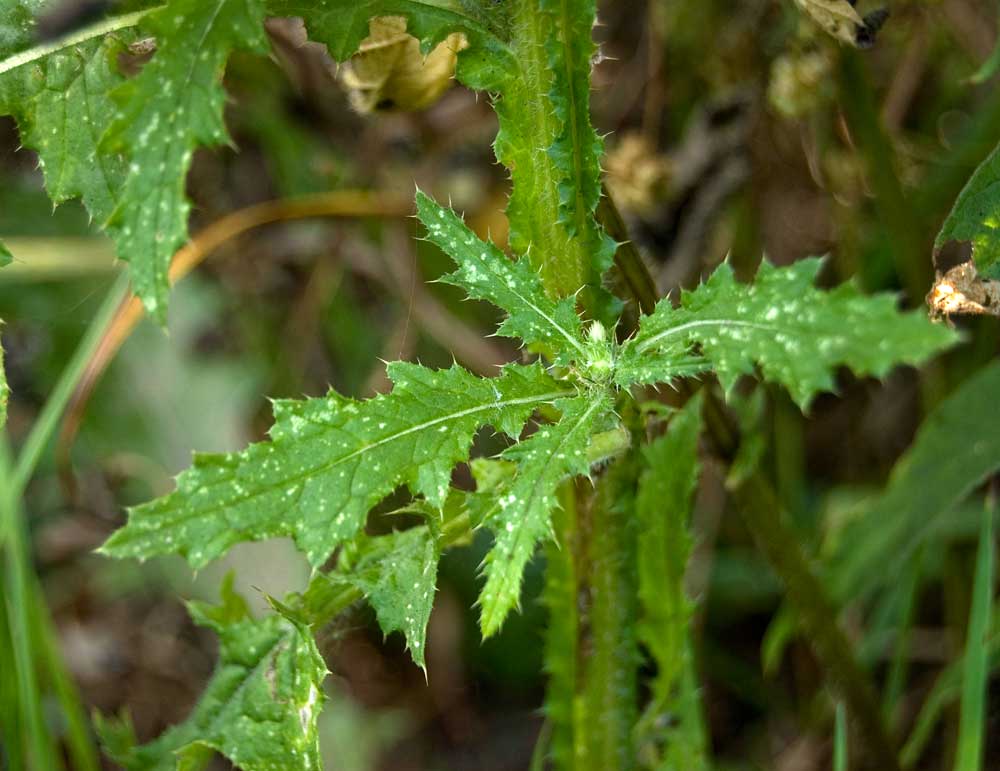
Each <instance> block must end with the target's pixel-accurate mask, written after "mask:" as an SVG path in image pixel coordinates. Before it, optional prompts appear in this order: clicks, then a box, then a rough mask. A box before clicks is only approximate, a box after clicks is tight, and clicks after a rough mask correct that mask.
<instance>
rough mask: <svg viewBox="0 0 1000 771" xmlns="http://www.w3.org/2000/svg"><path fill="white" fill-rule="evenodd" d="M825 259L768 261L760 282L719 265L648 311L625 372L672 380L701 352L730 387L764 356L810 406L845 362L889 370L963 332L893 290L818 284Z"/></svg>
mask: <svg viewBox="0 0 1000 771" xmlns="http://www.w3.org/2000/svg"><path fill="white" fill-rule="evenodd" d="M820 264H821V261H820V260H819V259H816V258H811V259H806V260H800V261H799V262H796V263H794V264H793V265H789V266H788V267H783V268H779V267H775V266H773V265H771V264H770V263H768V262H766V261H765V262H763V263H762V264H761V266H760V270H759V271H758V273H757V277H756V279H755V280H754V283H753V284H752V285H750V286H745V285H741V284H739V283H737V282H736V280H735V279H734V277H733V271H732V268H730V267H729V265H728V264H723V265H721V266H719V268H718V269H717V270H716V271H715V272H714V273H713V274H712V275H711V276H710V277H709V279H708V280H707V281H706V282H705V283H704V284H702V285H701V286H700V287H698V288H697V289H695V290H694V291H691V292H684V293H683V294H682V296H681V304H680V307H679V308H674V307H673V306H672V305H671V303H670V301H669V300H662V301H661V302H660V303H659V304H658V305H657V306H656V310H655V311H654V312H653V313H652V314H651V315H649V316H646V317H644V318H643V319H642V322H641V324H640V326H639V332H638V333H637V334H636V336H635V338H634V339H632V340H630V341H629V342H628V343H627V344H626V346H625V347H624V349H623V351H622V354H621V357H620V359H619V362H618V367H617V371H616V380H617V382H618V383H619V384H620V385H622V386H628V385H631V384H633V383H656V382H667V381H669V380H670V379H671V378H674V377H677V376H678V373H679V372H680V373H682V372H683V369H682V367H683V364H684V362H685V361H687V362H690V357H691V355H692V354H694V355H696V356H698V357H700V358H701V359H702V360H703V361H704V362H705V364H706V366H710V367H711V368H712V369H714V370H715V371H716V372H717V373H718V376H719V380H720V381H721V383H722V385H723V386H724V387H725V389H726V390H727V391H728V390H729V389H730V388H732V386H733V385H734V384H735V382H736V380H737V378H739V377H740V376H741V375H745V374H750V373H751V372H753V370H754V365H757V366H759V367H760V370H761V374H762V376H763V378H764V379H765V380H770V381H773V382H776V383H779V384H781V385H783V386H784V387H785V388H787V389H788V390H789V391H790V392H791V395H792V397H793V398H794V399H795V401H796V402H797V403H798V404H799V406H800V407H802V408H803V409H805V408H806V407H807V406H808V405H809V402H810V401H811V400H812V398H813V396H815V394H816V393H817V392H819V391H825V390H826V391H828V390H832V389H833V387H834V381H833V373H834V371H835V370H836V368H837V367H840V366H847V367H849V368H850V369H852V370H853V371H854V372H855V373H857V374H858V375H875V376H877V377H882V376H884V375H885V374H886V373H888V371H889V370H890V369H892V367H893V366H895V365H897V364H900V363H905V364H918V363H920V362H922V361H924V360H926V359H927V358H928V357H930V356H931V355H933V354H934V353H936V352H937V351H940V350H942V349H943V348H945V347H947V346H949V345H951V344H952V343H954V342H955V340H956V339H957V336H956V334H955V332H954V331H953V330H951V329H949V328H947V327H945V326H943V325H938V324H933V323H932V322H931V321H930V320H929V319H928V318H927V317H926V316H925V315H924V314H922V313H920V312H918V311H912V312H909V313H902V312H900V311H899V310H897V308H896V300H895V298H894V297H893V296H891V295H889V294H880V295H874V296H870V297H869V296H864V295H862V294H861V293H860V292H859V291H858V290H857V288H856V287H855V286H854V285H853V284H850V283H847V284H841V285H840V286H838V287H836V288H835V289H832V290H830V291H821V290H819V289H817V288H816V287H815V286H814V281H815V279H816V274H817V273H818V271H819V268H820ZM688 366H689V367H690V364H688Z"/></svg>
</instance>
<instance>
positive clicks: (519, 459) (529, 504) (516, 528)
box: [479, 391, 612, 638]
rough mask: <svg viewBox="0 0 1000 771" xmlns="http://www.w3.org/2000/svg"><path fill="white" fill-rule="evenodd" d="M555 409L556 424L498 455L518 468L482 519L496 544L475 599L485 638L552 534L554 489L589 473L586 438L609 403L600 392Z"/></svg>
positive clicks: (495, 628) (517, 595) (514, 601)
mask: <svg viewBox="0 0 1000 771" xmlns="http://www.w3.org/2000/svg"><path fill="white" fill-rule="evenodd" d="M557 406H558V407H559V408H560V410H561V411H562V417H561V418H560V420H559V422H558V423H556V424H555V425H553V426H543V427H542V428H540V429H539V430H538V431H536V432H535V433H534V434H532V435H531V436H530V437H528V438H527V439H525V440H524V441H523V442H520V443H518V444H515V445H513V446H512V447H510V448H508V449H507V450H505V451H504V452H503V454H502V457H503V458H504V459H506V460H509V461H513V462H514V463H516V464H517V476H516V477H515V478H514V480H513V482H511V484H510V487H509V488H507V491H506V492H507V494H506V495H503V494H501V495H500V496H499V498H495V499H494V500H495V504H496V505H495V507H494V509H493V511H492V514H491V516H490V517H488V518H487V521H486V524H487V526H488V527H489V528H490V529H491V530H492V531H493V533H494V535H495V542H494V544H493V547H492V548H491V549H490V551H489V553H488V554H487V555H486V561H485V570H484V572H485V574H486V585H485V586H484V587H483V590H482V592H481V593H480V595H479V604H480V605H481V606H482V612H481V615H480V620H479V623H480V627H481V629H482V633H483V638H486V637H489V636H491V635H493V634H494V633H496V632H497V631H498V630H499V629H500V626H501V625H502V624H503V621H504V619H505V618H506V617H507V614H508V613H509V612H510V611H511V609H512V608H514V607H515V606H516V605H517V604H518V601H519V598H520V594H521V581H522V579H523V576H524V568H525V566H526V565H527V564H528V560H529V559H531V556H532V555H533V554H534V551H535V546H536V545H537V544H538V542H539V541H541V540H542V539H544V538H548V537H550V536H551V534H552V525H551V516H552V510H553V509H554V508H555V506H556V488H557V487H558V485H559V483H560V482H561V481H562V480H563V479H565V478H566V477H568V476H573V475H577V474H584V473H587V471H588V470H589V468H590V462H589V458H588V455H587V448H588V445H589V444H590V437H591V436H592V435H593V433H594V431H595V427H596V426H597V424H598V421H599V420H601V419H602V418H604V417H605V416H606V415H607V414H608V413H609V412H610V410H611V406H612V402H611V397H610V395H609V394H608V393H607V392H605V391H599V392H594V393H591V394H587V395H586V396H581V397H577V398H573V399H566V400H564V401H562V402H560V403H559V404H558V405H557ZM489 494H490V495H496V493H495V492H490V493H489Z"/></svg>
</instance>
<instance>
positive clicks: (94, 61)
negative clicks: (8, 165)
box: [20, 35, 125, 225]
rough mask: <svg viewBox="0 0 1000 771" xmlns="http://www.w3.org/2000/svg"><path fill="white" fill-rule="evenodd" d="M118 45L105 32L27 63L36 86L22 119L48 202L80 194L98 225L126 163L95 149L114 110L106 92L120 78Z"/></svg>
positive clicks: (106, 213) (104, 218) (113, 200)
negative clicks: (26, 117) (103, 35)
mask: <svg viewBox="0 0 1000 771" xmlns="http://www.w3.org/2000/svg"><path fill="white" fill-rule="evenodd" d="M122 50H123V45H122V43H121V42H120V40H119V39H118V38H117V37H114V36H110V35H109V36H108V37H106V38H104V40H103V41H101V40H95V41H88V42H86V43H83V44H80V45H78V46H74V47H73V48H70V49H64V50H62V51H59V52H57V53H54V54H51V55H50V56H47V57H46V58H44V59H42V60H41V61H40V62H38V63H37V64H36V65H29V66H30V67H31V68H32V69H33V72H32V73H31V75H30V78H31V80H32V86H33V88H34V89H37V91H36V93H35V96H34V98H33V99H32V101H31V104H30V108H29V111H30V115H31V118H30V120H21V122H20V123H21V132H22V138H23V142H24V144H25V146H26V147H30V148H32V149H33V150H36V151H37V152H38V159H39V165H40V166H41V167H42V170H43V171H44V173H45V186H46V188H47V190H48V193H49V197H50V198H51V199H52V201H53V203H56V204H59V203H62V202H63V201H67V200H69V199H71V198H77V197H81V198H82V199H83V203H84V205H85V206H86V207H87V210H88V211H89V212H90V215H91V216H92V217H93V218H94V219H95V220H96V221H97V223H98V224H100V225H103V224H104V223H105V222H106V221H107V220H108V218H109V217H110V216H111V213H112V212H113V211H114V208H115V206H116V205H117V203H118V196H119V192H120V187H121V185H122V182H123V181H124V179H125V166H124V163H123V162H122V160H121V159H120V158H118V157H116V156H111V155H107V154H104V153H100V152H99V151H98V146H99V144H100V140H101V136H102V135H103V133H104V131H105V129H107V127H108V125H109V123H110V122H111V119H112V115H113V114H114V111H115V106H114V103H113V102H112V100H111V98H110V92H111V91H112V90H113V89H114V88H116V87H118V86H119V85H120V84H121V83H123V82H124V78H123V77H122V75H121V74H120V73H119V72H118V67H117V64H116V59H117V57H118V56H119V55H120V54H121V52H122Z"/></svg>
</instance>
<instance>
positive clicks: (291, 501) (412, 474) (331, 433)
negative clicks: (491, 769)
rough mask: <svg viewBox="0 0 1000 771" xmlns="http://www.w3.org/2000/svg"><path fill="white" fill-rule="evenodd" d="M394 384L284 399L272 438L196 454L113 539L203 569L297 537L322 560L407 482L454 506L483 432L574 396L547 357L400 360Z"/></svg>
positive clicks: (119, 549)
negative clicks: (523, 362)
mask: <svg viewBox="0 0 1000 771" xmlns="http://www.w3.org/2000/svg"><path fill="white" fill-rule="evenodd" d="M389 377H390V379H391V380H392V381H393V383H394V384H395V387H394V388H393V390H392V392H391V393H389V394H383V395H380V396H377V397H375V398H374V399H370V400H368V401H365V402H357V401H354V400H352V399H346V398H344V397H342V396H339V395H338V394H336V393H331V394H330V395H328V396H326V397H325V398H318V399H308V400H305V401H291V400H288V401H278V402H275V405H274V413H275V424H274V426H273V428H272V429H271V441H270V442H262V443H260V444H253V445H250V447H248V448H247V449H245V450H243V451H242V452H239V453H233V454H228V455H198V456H196V457H195V461H194V466H193V467H192V468H191V469H189V470H188V471H186V472H184V473H183V474H181V475H180V477H179V478H178V482H177V490H176V491H175V492H173V493H172V494H170V495H168V496H166V497H164V498H160V499H158V500H155V501H152V502H151V503H147V504H144V505H142V506H139V507H137V508H135V509H133V510H132V511H131V513H130V515H129V522H128V524H127V525H126V526H125V527H124V528H122V529H121V530H118V531H117V532H116V533H115V534H114V535H112V536H111V538H110V539H109V540H108V542H107V543H106V544H105V545H104V547H103V551H104V552H105V553H107V554H111V555H113V556H117V557H138V558H140V559H142V558H146V557H151V556H154V555H157V554H168V553H177V554H181V555H183V556H185V557H187V559H188V562H190V563H191V565H192V566H194V567H196V568H197V567H201V566H203V565H205V564H207V563H208V562H210V561H211V560H213V559H215V558H216V557H218V556H220V555H221V554H223V553H224V552H225V551H226V550H227V549H228V548H229V547H230V546H232V545H233V544H234V543H238V542H240V541H247V540H261V539H264V538H269V537H273V536H280V535H287V536H291V537H292V538H294V539H295V541H296V543H297V544H298V546H299V547H300V548H301V549H302V550H303V551H304V552H305V553H306V555H307V556H308V558H309V561H310V562H311V563H312V564H313V565H314V566H318V565H320V564H322V563H323V562H324V561H325V560H326V558H327V557H328V556H329V555H330V552H331V551H332V550H333V549H334V547H336V546H337V544H338V543H340V542H341V541H343V540H344V539H346V538H350V537H352V536H353V535H354V534H355V533H357V532H358V530H359V529H360V528H361V527H362V525H363V524H364V521H365V517H366V515H367V513H368V511H369V509H371V507H372V506H374V505H375V504H376V503H378V502H379V501H380V500H381V499H382V498H384V497H385V496H386V495H388V494H389V493H391V492H392V491H393V490H394V489H395V488H396V487H398V486H399V485H401V484H407V485H409V487H410V489H411V490H413V492H414V493H418V494H422V495H424V496H425V497H426V498H427V499H428V500H429V501H431V502H432V503H434V504H435V505H441V504H443V503H444V499H445V496H446V494H447V492H448V485H449V482H450V478H451V469H452V467H453V466H454V465H455V464H456V463H458V462H459V461H463V460H465V459H466V458H467V457H468V452H469V445H470V444H471V442H472V438H473V436H474V435H475V433H476V431H477V430H478V429H479V428H480V427H481V426H483V425H492V426H494V427H496V428H498V429H500V430H502V431H504V432H505V433H507V434H508V435H510V436H512V437H516V436H517V435H518V434H519V433H520V431H521V429H522V427H523V425H524V422H525V421H526V420H527V419H528V417H529V416H530V415H531V413H532V411H533V410H535V409H536V408H537V407H539V406H540V405H542V404H544V403H546V402H551V401H552V400H554V399H557V398H559V397H561V396H564V395H565V394H566V391H565V389H560V388H559V386H558V384H556V382H555V381H553V380H552V379H551V378H550V377H549V376H548V375H546V374H545V372H544V371H543V370H542V368H541V367H540V366H537V365H536V366H529V367H525V366H515V365H509V366H507V367H505V368H504V369H503V372H502V374H501V376H500V377H496V378H478V377H475V376H474V375H472V374H470V373H469V372H466V371H465V370H463V369H461V368H460V367H458V366H454V367H452V368H451V369H447V370H439V371H433V370H429V369H426V368H424V367H420V366H418V365H416V364H407V363H404V362H394V363H392V364H390V365H389Z"/></svg>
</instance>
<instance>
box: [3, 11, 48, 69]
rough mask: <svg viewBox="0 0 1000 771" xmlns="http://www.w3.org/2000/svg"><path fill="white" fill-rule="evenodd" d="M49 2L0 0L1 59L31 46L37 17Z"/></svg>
mask: <svg viewBox="0 0 1000 771" xmlns="http://www.w3.org/2000/svg"><path fill="white" fill-rule="evenodd" d="M48 2H49V0H0V57H4V56H7V55H8V54H11V53H14V52H15V51H20V50H21V49H22V48H27V47H28V46H29V45H31V42H32V38H33V36H34V30H35V16H36V15H37V14H38V13H39V12H40V11H41V10H42V9H43V8H44V7H45V5H46V4H47V3H48Z"/></svg>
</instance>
